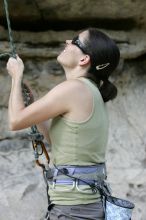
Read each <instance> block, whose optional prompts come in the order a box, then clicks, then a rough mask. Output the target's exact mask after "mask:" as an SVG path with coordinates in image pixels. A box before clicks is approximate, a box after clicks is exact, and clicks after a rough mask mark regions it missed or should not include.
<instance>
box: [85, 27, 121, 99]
mask: <svg viewBox="0 0 146 220" xmlns="http://www.w3.org/2000/svg"><path fill="white" fill-rule="evenodd" d="M88 32H89V36H88V39H86V40H85V41H84V45H85V48H86V51H87V52H88V54H89V56H90V60H91V66H90V69H89V71H88V75H87V77H88V78H90V79H91V80H93V81H94V82H95V83H96V84H97V86H98V88H99V91H100V93H101V95H102V98H103V100H104V102H107V101H109V100H112V99H114V98H115V97H116V96H117V88H116V86H115V85H114V84H113V83H111V82H110V81H109V79H108V78H109V76H110V75H111V73H112V72H113V71H114V70H115V69H116V67H117V65H118V63H119V59H120V51H119V48H118V47H117V45H116V43H115V42H114V41H113V40H112V39H111V38H110V37H108V36H107V35H106V34H104V33H103V32H101V31H99V30H97V29H96V28H89V29H88Z"/></svg>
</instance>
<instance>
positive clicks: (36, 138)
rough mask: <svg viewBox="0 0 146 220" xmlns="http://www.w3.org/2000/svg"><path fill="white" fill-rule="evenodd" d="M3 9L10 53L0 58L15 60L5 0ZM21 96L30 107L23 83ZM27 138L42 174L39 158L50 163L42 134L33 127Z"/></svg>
mask: <svg viewBox="0 0 146 220" xmlns="http://www.w3.org/2000/svg"><path fill="white" fill-rule="evenodd" d="M4 9H5V15H6V20H7V27H8V36H9V44H10V48H11V51H10V52H7V53H3V54H0V58H2V57H5V56H9V57H14V58H16V49H15V45H14V41H13V36H12V29H11V22H10V18H9V10H8V2H7V0H4ZM22 94H23V99H24V104H25V106H28V105H30V104H31V103H32V102H33V101H34V100H33V96H32V94H31V91H30V89H29V88H28V86H27V85H26V84H25V83H22ZM28 136H29V139H31V141H32V146H33V150H34V156H35V161H36V164H37V165H38V166H40V167H41V168H42V169H43V173H46V172H47V170H46V168H45V165H44V164H43V163H41V162H40V161H39V156H40V155H42V154H44V155H45V157H46V160H47V164H49V162H50V158H49V155H48V153H47V150H46V147H45V144H44V143H43V139H44V137H43V135H42V134H40V133H39V131H38V129H37V127H36V125H33V126H32V127H31V132H30V133H29V134H28ZM39 148H41V153H39Z"/></svg>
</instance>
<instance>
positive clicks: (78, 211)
mask: <svg viewBox="0 0 146 220" xmlns="http://www.w3.org/2000/svg"><path fill="white" fill-rule="evenodd" d="M49 214H50V218H48V219H47V220H84V219H86V220H104V209H103V204H102V202H97V203H92V204H87V205H70V206H69V205H54V206H53V208H52V209H51V211H50V213H49Z"/></svg>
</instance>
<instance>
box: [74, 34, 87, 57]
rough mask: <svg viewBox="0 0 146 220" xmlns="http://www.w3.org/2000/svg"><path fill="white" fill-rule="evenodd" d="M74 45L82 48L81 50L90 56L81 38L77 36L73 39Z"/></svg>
mask: <svg viewBox="0 0 146 220" xmlns="http://www.w3.org/2000/svg"><path fill="white" fill-rule="evenodd" d="M71 43H72V44H74V45H76V46H77V47H78V48H80V50H81V51H82V52H83V53H85V54H88V53H87V52H86V49H85V48H84V45H83V44H82V42H81V41H80V40H79V36H76V37H74V38H73V39H72V42H71Z"/></svg>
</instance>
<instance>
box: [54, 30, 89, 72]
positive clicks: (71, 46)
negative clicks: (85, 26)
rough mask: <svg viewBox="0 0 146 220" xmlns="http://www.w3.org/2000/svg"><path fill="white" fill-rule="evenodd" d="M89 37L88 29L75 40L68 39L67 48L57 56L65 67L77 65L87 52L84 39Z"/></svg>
mask: <svg viewBox="0 0 146 220" xmlns="http://www.w3.org/2000/svg"><path fill="white" fill-rule="evenodd" d="M87 37H88V31H83V32H81V33H80V34H79V35H78V36H76V37H75V38H73V40H66V45H65V48H64V50H63V51H62V52H61V53H60V54H59V56H58V57H57V61H58V62H59V63H60V64H61V65H62V66H63V67H68V68H74V67H76V66H77V65H78V63H79V61H80V59H81V58H82V56H83V55H84V53H85V50H84V41H85V39H86V38H87Z"/></svg>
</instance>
